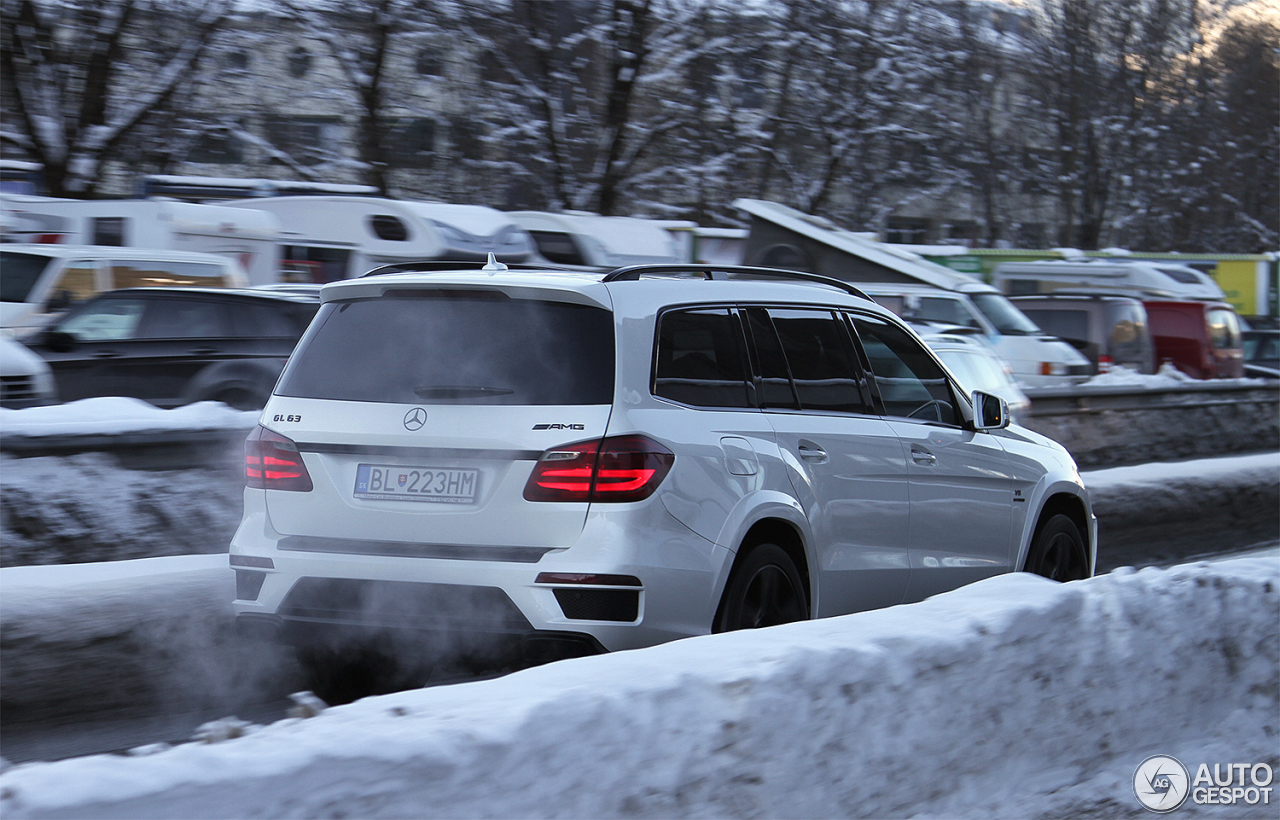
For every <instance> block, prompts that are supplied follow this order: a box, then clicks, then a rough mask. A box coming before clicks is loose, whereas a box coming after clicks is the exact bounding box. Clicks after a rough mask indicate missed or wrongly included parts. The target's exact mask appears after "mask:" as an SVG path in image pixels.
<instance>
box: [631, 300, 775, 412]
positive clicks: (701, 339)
mask: <svg viewBox="0 0 1280 820" xmlns="http://www.w3.org/2000/svg"><path fill="white" fill-rule="evenodd" d="M740 338H741V333H740V332H739V330H738V322H737V318H736V317H735V316H733V314H731V313H730V312H729V311H728V310H727V309H708V310H687V311H678V312H669V313H665V314H663V316H662V319H661V323H660V325H659V328H658V356H657V364H656V366H655V377H654V388H653V393H654V395H655V396H662V397H663V398H667V399H671V400H673V401H678V402H683V403H685V404H692V405H695V406H697V407H750V406H751V402H750V396H749V394H748V393H747V379H746V372H745V369H744V368H743V366H742V351H741V348H740V345H739V339H740Z"/></svg>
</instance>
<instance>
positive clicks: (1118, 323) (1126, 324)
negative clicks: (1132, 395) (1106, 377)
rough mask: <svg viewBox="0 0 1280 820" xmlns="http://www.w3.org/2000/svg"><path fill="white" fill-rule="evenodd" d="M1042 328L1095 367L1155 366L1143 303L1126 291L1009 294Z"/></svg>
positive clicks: (1100, 369)
mask: <svg viewBox="0 0 1280 820" xmlns="http://www.w3.org/2000/svg"><path fill="white" fill-rule="evenodd" d="M1010 301H1012V302H1013V303H1014V304H1015V305H1017V306H1018V309H1019V310H1021V311H1022V312H1023V313H1025V314H1026V315H1027V318H1029V319H1030V320H1031V321H1033V322H1035V323H1036V325H1038V326H1039V327H1041V328H1043V329H1044V330H1045V332H1047V333H1052V334H1053V335H1054V336H1057V337H1058V338H1060V339H1062V340H1064V341H1066V342H1067V343H1068V344H1070V345H1071V346H1072V347H1074V348H1075V349H1076V350H1079V351H1080V352H1081V353H1083V354H1084V355H1085V356H1087V357H1088V358H1089V361H1090V362H1092V363H1093V368H1094V373H1107V372H1109V371H1110V370H1111V369H1112V368H1113V367H1125V368H1128V369H1129V370H1132V371H1134V372H1136V373H1154V372H1155V371H1156V363H1155V347H1154V345H1153V344H1152V341H1151V331H1150V329H1149V328H1148V327H1147V309H1146V308H1145V307H1143V305H1142V302H1141V301H1140V300H1138V299H1135V298H1133V297H1130V296H1109V295H1104V294H1083V293H1081V294H1073V293H1066V292H1063V291H1058V292H1056V293H1053V294H1046V295H1042V296H1013V297H1010Z"/></svg>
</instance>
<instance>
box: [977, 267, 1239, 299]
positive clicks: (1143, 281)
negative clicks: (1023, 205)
mask: <svg viewBox="0 0 1280 820" xmlns="http://www.w3.org/2000/svg"><path fill="white" fill-rule="evenodd" d="M991 279H992V282H993V284H995V285H996V286H997V287H999V288H1000V290H1001V291H1003V292H1004V293H1006V294H1008V295H1010V296H1029V295H1033V294H1041V293H1052V292H1053V291H1055V290H1061V289H1063V288H1072V289H1076V290H1080V289H1088V290H1101V291H1119V292H1125V293H1136V294H1140V295H1143V296H1149V297H1152V298H1158V299H1197V300H1207V301H1213V302H1221V301H1224V300H1225V299H1226V295H1225V294H1224V293H1223V292H1222V288H1221V287H1219V286H1218V283H1217V282H1215V281H1213V278H1212V277H1210V276H1209V275H1208V274H1207V273H1204V272H1202V271H1198V270H1196V269H1195V268H1192V267H1189V266H1187V265H1178V264H1176V263H1173V262H1140V261H1133V262H1130V261H1117V260H1113V259H1071V260H1046V261H1042V262H1003V263H1001V264H999V265H997V266H996V269H995V270H994V271H992V274H991Z"/></svg>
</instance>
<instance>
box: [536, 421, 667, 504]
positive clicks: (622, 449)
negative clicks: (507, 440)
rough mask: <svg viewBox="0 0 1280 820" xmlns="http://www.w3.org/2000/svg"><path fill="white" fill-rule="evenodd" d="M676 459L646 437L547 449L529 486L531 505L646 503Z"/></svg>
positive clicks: (610, 439) (621, 437) (606, 440)
mask: <svg viewBox="0 0 1280 820" xmlns="http://www.w3.org/2000/svg"><path fill="white" fill-rule="evenodd" d="M675 459H676V457H675V455H674V454H672V452H671V451H670V450H668V449H667V448H666V447H663V446H662V445H661V444H659V443H658V442H656V441H654V440H653V439H651V438H648V437H647V436H612V437H610V438H605V439H600V440H598V441H583V442H579V443H578V444H568V445H565V446H564V447H557V448H555V449H554V450H548V451H546V452H545V453H543V454H542V458H540V459H538V463H537V464H536V465H535V466H534V468H533V474H532V475H530V476H529V481H528V483H527V484H525V487H524V497H525V500H527V501H593V502H596V501H641V500H643V499H646V498H648V497H649V496H650V495H652V494H653V491H654V490H656V489H657V488H658V485H659V484H661V483H662V480H663V479H664V478H666V477H667V473H668V472H669V471H670V470H671V465H672V464H673V463H674V462H675Z"/></svg>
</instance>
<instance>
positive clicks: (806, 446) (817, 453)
mask: <svg viewBox="0 0 1280 820" xmlns="http://www.w3.org/2000/svg"><path fill="white" fill-rule="evenodd" d="M800 458H803V459H804V460H805V461H812V462H813V463H814V464H825V463H826V462H827V451H826V450H824V449H822V448H821V447H819V446H818V445H816V444H814V443H813V442H811V441H802V442H801V443H800Z"/></svg>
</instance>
